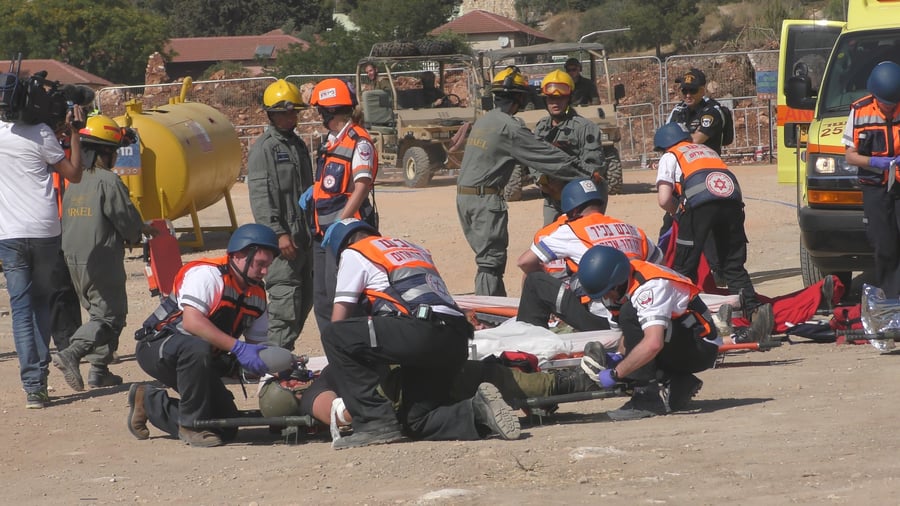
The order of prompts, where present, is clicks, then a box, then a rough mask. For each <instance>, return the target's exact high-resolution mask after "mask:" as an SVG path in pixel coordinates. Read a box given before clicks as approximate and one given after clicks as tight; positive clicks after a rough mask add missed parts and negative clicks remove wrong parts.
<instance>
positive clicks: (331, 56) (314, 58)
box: [272, 24, 374, 76]
mask: <svg viewBox="0 0 900 506" xmlns="http://www.w3.org/2000/svg"><path fill="white" fill-rule="evenodd" d="M373 42H374V39H373V38H372V36H371V34H369V33H366V32H364V31H360V32H348V31H347V30H346V29H344V27H343V26H341V25H340V24H336V25H335V26H334V28H332V29H331V30H329V31H327V32H325V33H323V34H322V35H321V36H319V37H318V38H317V40H315V41H310V45H309V49H306V50H304V49H303V47H302V46H300V45H293V46H291V47H290V48H288V49H287V50H285V51H279V52H278V56H277V57H276V58H275V68H274V69H273V71H272V74H273V75H276V76H287V75H292V74H325V75H329V74H331V75H333V74H352V73H354V72H356V64H357V62H358V61H359V60H360V58H362V57H363V56H365V55H367V54H369V50H370V49H371V47H372V43H373Z"/></svg>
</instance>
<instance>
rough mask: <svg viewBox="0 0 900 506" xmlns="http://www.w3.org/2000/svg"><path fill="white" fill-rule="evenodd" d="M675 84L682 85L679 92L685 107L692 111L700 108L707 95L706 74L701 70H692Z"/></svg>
mask: <svg viewBox="0 0 900 506" xmlns="http://www.w3.org/2000/svg"><path fill="white" fill-rule="evenodd" d="M675 82H676V83H678V84H679V85H681V86H680V87H679V91H681V99H682V100H683V101H684V103H685V105H687V106H688V107H689V108H691V109H696V108H697V107H699V106H700V103H701V101H702V100H703V96H704V95H705V94H706V74H704V73H703V71H701V70H700V69H691V70H688V71H687V72H686V73H685V74H684V76H682V77H680V78H678V79H676V80H675Z"/></svg>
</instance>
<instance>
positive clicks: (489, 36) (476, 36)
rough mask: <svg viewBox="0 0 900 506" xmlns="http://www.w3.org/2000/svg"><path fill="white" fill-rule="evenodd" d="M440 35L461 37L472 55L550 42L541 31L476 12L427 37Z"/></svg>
mask: <svg viewBox="0 0 900 506" xmlns="http://www.w3.org/2000/svg"><path fill="white" fill-rule="evenodd" d="M444 32H454V33H458V34H461V35H464V36H465V37H466V41H468V42H469V44H470V45H471V46H472V49H473V50H475V51H476V52H477V51H487V50H490V49H499V48H507V47H517V46H530V45H532V44H540V43H543V42H553V39H551V38H550V37H547V36H546V35H545V34H544V33H543V32H541V31H539V30H535V29H534V28H532V27H530V26H528V25H524V24H522V23H519V22H518V21H515V20H512V19H509V18H507V17H503V16H500V15H498V14H493V13H491V12H488V11H483V10H478V9H476V10H473V11H469V12H467V13H465V14H463V15H462V16H460V17H458V18H456V19H454V20H453V21H450V22H449V23H446V24H443V25H441V26H439V27H437V28H435V29H434V30H432V31H431V32H429V34H430V35H439V34H441V33H444Z"/></svg>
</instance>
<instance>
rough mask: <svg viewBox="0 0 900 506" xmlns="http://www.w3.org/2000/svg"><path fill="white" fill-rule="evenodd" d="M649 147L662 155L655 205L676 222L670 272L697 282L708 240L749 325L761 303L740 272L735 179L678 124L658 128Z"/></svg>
mask: <svg viewBox="0 0 900 506" xmlns="http://www.w3.org/2000/svg"><path fill="white" fill-rule="evenodd" d="M653 144H654V149H656V150H657V151H663V152H664V153H663V155H662V156H661V157H660V159H659V172H658V174H657V176H656V190H657V200H658V202H659V206H660V207H661V208H662V209H663V210H664V211H666V212H667V213H668V214H669V215H671V216H673V217H674V218H675V221H677V222H678V236H677V238H676V246H675V261H674V263H673V265H672V268H673V269H675V270H676V271H677V272H680V273H681V274H684V275H685V276H687V277H689V278H691V279H692V280H694V281H695V282H696V279H697V267H698V266H699V265H700V255H702V254H703V245H704V244H705V243H706V240H707V238H708V237H712V239H713V241H714V242H715V244H716V251H718V254H719V269H720V271H721V273H722V276H723V277H724V278H725V281H726V283H727V284H728V291H729V292H730V293H731V294H739V293H743V299H744V305H743V309H745V310H746V311H748V314H749V315H751V320H752V315H753V314H754V313H755V312H756V310H757V308H758V307H759V306H760V303H759V301H758V300H757V298H756V291H755V290H754V289H753V283H752V282H751V281H750V274H748V273H747V269H746V268H744V263H745V262H746V261H747V234H746V233H745V232H744V202H743V200H742V197H741V187H740V185H739V184H738V180H737V178H736V177H735V176H734V174H732V173H731V171H729V170H728V167H727V166H726V165H725V162H724V161H722V159H721V158H719V155H718V154H716V152H715V151H714V150H713V149H712V148H710V147H709V146H706V145H704V144H696V143H694V142H693V141H692V140H691V134H690V133H688V131H687V130H685V128H684V127H683V126H681V125H679V124H678V123H667V124H665V125H663V126H662V127H660V129H659V130H657V131H656V134H655V135H654V137H653ZM745 316H747V315H745Z"/></svg>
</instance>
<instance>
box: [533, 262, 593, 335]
mask: <svg viewBox="0 0 900 506" xmlns="http://www.w3.org/2000/svg"><path fill="white" fill-rule="evenodd" d="M551 314H555V315H557V316H559V318H560V319H561V320H562V321H564V322H566V323H568V324H569V325H571V326H572V327H573V328H575V329H577V330H582V331H587V330H607V329H609V321H607V320H606V318H604V317H602V316H597V315H595V314H593V313H591V312H590V311H589V310H588V308H587V306H585V305H584V304H582V303H581V298H580V297H579V296H577V295H575V294H574V293H572V292H571V291H570V290H569V289H568V288H567V287H566V284H565V283H564V282H563V281H562V280H561V279H559V278H556V277H553V276H551V275H550V274H547V273H546V272H544V271H536V272H530V273H528V275H527V276H525V285H524V286H523V287H522V297H521V298H520V299H519V310H518V312H517V314H516V320H518V321H520V322H525V323H530V324H532V325H537V326H539V327H544V328H547V321H548V320H549V318H550V315H551Z"/></svg>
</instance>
